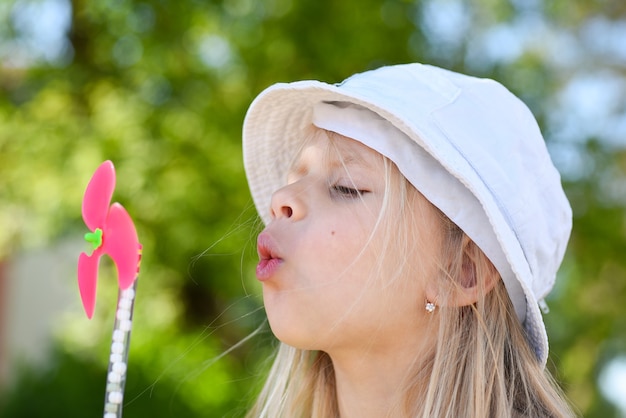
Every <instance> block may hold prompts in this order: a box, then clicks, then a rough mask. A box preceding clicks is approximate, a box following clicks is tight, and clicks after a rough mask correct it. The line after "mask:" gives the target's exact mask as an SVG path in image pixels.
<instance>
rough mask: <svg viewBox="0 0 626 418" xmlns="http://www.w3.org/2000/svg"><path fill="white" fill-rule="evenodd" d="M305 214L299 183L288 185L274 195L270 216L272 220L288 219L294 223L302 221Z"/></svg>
mask: <svg viewBox="0 0 626 418" xmlns="http://www.w3.org/2000/svg"><path fill="white" fill-rule="evenodd" d="M304 213H305V204H304V201H303V196H302V190H300V188H299V187H298V186H297V183H292V184H288V185H287V186H284V187H282V188H280V189H278V190H276V191H275V192H274V193H273V194H272V201H271V206H270V215H271V217H272V219H279V218H288V219H290V220H292V221H296V220H298V219H301V218H302V217H303V216H304Z"/></svg>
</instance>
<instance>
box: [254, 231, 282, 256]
mask: <svg viewBox="0 0 626 418" xmlns="http://www.w3.org/2000/svg"><path fill="white" fill-rule="evenodd" d="M257 252H258V254H259V258H260V259H261V260H271V259H274V258H280V256H279V255H278V253H277V250H276V244H275V243H274V240H273V239H272V237H271V236H270V235H269V234H268V233H266V232H262V233H261V234H259V236H258V238H257Z"/></svg>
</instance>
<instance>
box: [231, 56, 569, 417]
mask: <svg viewBox="0 0 626 418" xmlns="http://www.w3.org/2000/svg"><path fill="white" fill-rule="evenodd" d="M243 146H244V163H245V168H246V173H247V176H248V182H249V184H250V190H251V193H252V196H253V199H254V202H255V204H256V207H257V209H258V211H259V213H260V215H261V217H262V219H263V221H264V222H265V224H266V228H265V230H264V231H263V232H262V233H261V234H260V235H259V237H258V252H259V257H260V262H259V264H258V267H257V277H258V279H259V280H260V281H261V282H262V285H263V298H264V304H265V308H266V311H267V316H268V319H269V323H270V326H271V329H272V332H273V333H274V334H275V335H276V337H277V338H278V339H279V340H280V341H281V343H280V346H279V349H278V353H277V355H276V359H275V361H274V364H273V367H272V369H271V371H270V375H269V378H268V380H267V382H266V384H265V387H264V388H263V390H262V392H261V394H260V396H259V399H258V401H257V403H256V405H255V406H254V407H253V409H252V410H251V411H250V413H249V417H269V418H276V417H288V418H294V417H341V418H351V417H358V418H368V417H376V418H380V417H565V416H572V415H573V414H572V412H571V411H570V409H569V408H568V406H567V403H566V402H565V401H564V400H563V397H562V395H561V393H560V391H559V390H558V389H557V387H556V386H555V385H554V383H553V382H552V380H551V378H550V376H549V375H548V373H547V372H546V371H545V370H544V368H545V364H546V359H547V355H548V344H547V336H546V331H545V327H544V325H543V321H542V317H541V313H540V312H539V305H540V304H542V303H543V302H542V299H543V298H544V297H545V295H546V294H547V293H548V292H549V290H550V289H551V288H552V286H553V283H554V279H555V275H556V271H557V269H558V266H559V264H560V263H561V260H562V258H563V254H564V252H565V248H566V244H567V241H568V239H569V234H570V230H571V216H572V215H571V209H570V206H569V204H568V201H567V199H566V197H565V195H564V193H563V189H562V187H561V184H560V177H559V175H558V173H557V171H556V169H555V168H554V166H553V165H552V163H551V161H550V158H549V156H548V153H547V151H546V148H545V145H544V141H543V138H542V136H541V133H540V132H539V129H538V127H537V124H536V122H535V119H534V118H533V117H532V115H531V113H530V112H529V110H528V109H527V108H526V106H525V105H523V104H522V103H521V102H520V101H519V100H518V99H517V98H516V97H515V96H513V95H512V94H511V93H509V92H508V91H507V90H506V89H505V88H504V87H502V86H501V85H500V84H498V83H496V82H494V81H492V80H483V79H477V78H473V77H468V76H465V75H461V74H457V73H453V72H450V71H446V70H443V69H440V68H436V67H432V66H425V65H420V64H409V65H399V66H392V67H383V68H380V69H377V70H374V71H370V72H365V73H362V74H357V75H355V76H353V77H351V78H349V79H347V80H346V81H344V82H343V83H341V84H338V85H329V84H325V83H321V82H318V81H302V82H296V83H290V84H277V85H274V86H272V87H270V88H268V89H267V90H265V91H264V92H263V93H261V94H260V95H259V96H258V97H257V98H256V99H255V101H254V102H253V103H252V105H251V107H250V109H249V111H248V114H247V115H246V120H245V123H244V130H243Z"/></svg>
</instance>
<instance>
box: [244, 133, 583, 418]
mask: <svg viewBox="0 0 626 418" xmlns="http://www.w3.org/2000/svg"><path fill="white" fill-rule="evenodd" d="M321 134H324V135H328V137H329V139H331V141H332V140H333V139H334V138H337V137H341V136H340V135H337V134H335V133H332V132H327V131H323V130H319V129H314V130H312V131H311V132H309V133H308V135H307V140H306V141H310V140H315V137H316V136H317V135H321ZM306 141H305V142H306ZM381 158H383V159H384V162H385V165H384V166H385V173H384V176H385V182H386V186H387V189H386V192H385V195H386V196H385V198H384V202H383V207H382V209H381V212H380V214H379V222H378V223H377V228H383V230H382V233H383V237H385V238H386V240H387V244H389V243H391V242H392V241H394V242H396V241H398V239H400V240H401V243H402V246H403V247H404V248H405V249H406V252H405V254H404V256H406V254H408V252H409V247H410V245H412V242H413V238H414V237H411V236H410V232H409V231H411V230H412V228H408V227H407V225H408V223H409V222H411V221H412V220H413V218H414V217H415V216H419V214H416V213H415V211H413V210H412V209H413V208H412V207H410V205H409V204H407V202H408V201H409V200H410V199H408V197H409V196H410V194H411V193H419V192H418V191H417V190H415V188H413V186H412V185H410V184H409V183H408V181H407V180H406V179H405V178H404V177H403V176H402V175H401V174H400V172H399V171H398V169H397V168H396V166H395V165H394V164H393V162H391V161H390V160H388V159H387V158H385V157H381ZM433 209H434V210H436V211H437V212H438V213H439V214H440V217H439V218H440V219H441V229H442V231H443V242H442V248H441V260H442V261H441V265H440V269H439V270H440V277H439V278H438V284H439V287H440V290H441V291H440V295H441V296H440V299H439V300H438V301H437V302H438V304H439V305H441V306H453V305H450V304H448V303H446V302H447V300H446V298H449V297H451V296H449V295H452V294H453V292H452V290H453V289H454V288H456V287H459V286H466V285H470V284H471V285H476V286H478V288H479V295H480V296H479V299H478V301H477V302H476V303H474V304H471V305H468V306H461V307H447V308H440V309H438V310H437V311H436V313H435V315H437V316H438V317H437V320H438V326H437V327H436V328H433V331H434V332H433V335H430V337H431V338H435V339H436V340H437V341H436V344H435V349H434V350H433V352H432V353H429V355H428V356H427V361H425V362H419V363H418V362H415V363H414V370H412V371H411V373H410V375H409V376H408V379H406V381H405V382H404V383H405V384H404V387H403V392H404V393H403V396H402V399H403V402H400V403H397V404H396V405H394V406H393V407H392V408H391V410H390V411H389V412H388V414H387V416H388V417H403V416H404V417H454V418H456V417H461V416H469V417H498V418H500V417H571V416H574V414H573V412H572V411H571V410H570V408H569V406H568V404H567V402H566V401H565V400H564V397H563V395H562V393H561V392H560V390H559V389H558V387H557V385H556V384H555V383H554V381H553V379H552V378H551V376H550V375H549V373H548V372H547V371H545V370H544V369H543V368H542V367H541V365H540V364H539V362H538V360H537V358H536V356H535V354H534V352H533V351H532V349H531V348H530V346H529V344H528V343H527V341H526V338H525V335H524V330H523V328H522V325H521V323H520V321H519V319H518V318H517V316H516V314H515V311H514V308H513V305H512V303H511V300H510V299H509V296H508V293H507V291H506V288H505V287H504V284H503V282H502V280H501V279H500V276H499V275H498V273H497V271H496V269H495V267H494V266H493V264H492V263H491V262H490V261H489V259H488V258H487V257H486V256H485V254H484V253H483V252H482V251H481V250H480V249H479V248H478V247H477V246H476V244H474V242H473V241H471V240H470V239H469V238H468V237H467V235H466V234H465V233H464V232H463V231H462V230H461V229H460V228H459V227H458V226H457V225H455V224H454V223H453V222H452V221H450V220H449V219H448V218H447V217H446V216H445V215H444V214H443V213H441V212H439V211H438V210H437V209H436V208H434V207H433ZM379 232H380V231H379ZM388 256H389V255H388ZM402 256H403V255H402V254H401V255H400V256H399V257H400V258H402ZM393 257H398V255H397V254H396V255H393ZM395 261H396V260H395V258H394V260H393V261H392V260H391V259H389V258H387V259H383V260H382V261H381V263H386V262H395ZM490 280H495V281H496V284H495V285H494V286H493V289H491V290H490V291H487V286H488V283H489V281H490ZM416 302H417V303H420V302H421V301H416ZM407 332H410V330H407ZM281 417H284V418H309V417H310V418H328V417H339V408H338V403H337V395H336V386H335V374H334V368H333V363H332V360H331V358H330V356H329V355H328V354H326V353H325V352H323V351H309V350H301V349H297V348H294V347H290V346H288V345H286V344H284V343H280V345H279V347H278V350H277V353H276V357H275V359H274V362H273V365H272V367H271V369H270V372H269V375H268V378H267V381H266V383H265V386H264V387H263V389H262V390H261V393H260V394H259V397H258V399H257V401H256V403H255V405H254V406H253V407H252V409H251V410H250V411H249V413H248V414H247V418H281Z"/></svg>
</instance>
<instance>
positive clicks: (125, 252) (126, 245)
mask: <svg viewBox="0 0 626 418" xmlns="http://www.w3.org/2000/svg"><path fill="white" fill-rule="evenodd" d="M104 234H105V240H104V244H103V252H104V253H106V254H108V255H109V256H110V257H111V258H112V259H113V261H114V262H115V265H116V266H117V275H118V276H117V277H118V282H119V285H120V289H122V290H124V289H128V288H129V287H130V286H131V285H132V284H133V282H134V281H135V279H136V278H137V270H138V268H139V248H140V247H139V239H138V238H137V230H136V229H135V225H134V224H133V221H132V219H131V218H130V215H128V212H126V209H124V208H123V207H122V205H120V204H119V203H114V204H113V205H111V210H110V211H109V217H108V218H107V223H106V229H105V231H104Z"/></svg>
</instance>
